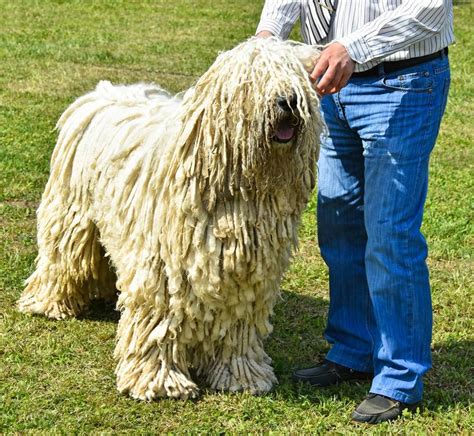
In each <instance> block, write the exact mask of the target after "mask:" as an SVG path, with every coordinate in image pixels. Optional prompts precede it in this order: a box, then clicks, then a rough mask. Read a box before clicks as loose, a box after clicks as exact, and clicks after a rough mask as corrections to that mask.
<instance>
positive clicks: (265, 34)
mask: <svg viewBox="0 0 474 436" xmlns="http://www.w3.org/2000/svg"><path fill="white" fill-rule="evenodd" d="M255 36H256V37H257V38H270V37H272V36H274V35H273V33H272V32H269V31H268V30H262V31H261V32H258V33H257V34H256V35H255Z"/></svg>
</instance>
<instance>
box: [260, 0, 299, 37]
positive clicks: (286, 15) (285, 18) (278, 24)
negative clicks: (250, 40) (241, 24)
mask: <svg viewBox="0 0 474 436" xmlns="http://www.w3.org/2000/svg"><path fill="white" fill-rule="evenodd" d="M300 12H301V0H298V1H297V0H266V1H265V5H264V7H263V10H262V16H261V18H260V23H259V25H258V27H257V31H256V33H259V32H261V31H262V30H268V31H269V32H271V33H273V34H274V35H275V36H278V37H280V38H281V39H286V38H288V35H289V34H290V32H291V29H292V28H293V26H294V24H295V23H296V21H297V20H298V17H299V16H300Z"/></svg>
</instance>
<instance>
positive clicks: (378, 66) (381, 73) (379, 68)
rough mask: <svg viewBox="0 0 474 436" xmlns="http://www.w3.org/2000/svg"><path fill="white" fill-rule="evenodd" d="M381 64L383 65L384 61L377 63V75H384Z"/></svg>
mask: <svg viewBox="0 0 474 436" xmlns="http://www.w3.org/2000/svg"><path fill="white" fill-rule="evenodd" d="M383 66H384V62H381V63H380V64H378V65H377V69H378V73H379V77H381V76H385V68H384V67H383Z"/></svg>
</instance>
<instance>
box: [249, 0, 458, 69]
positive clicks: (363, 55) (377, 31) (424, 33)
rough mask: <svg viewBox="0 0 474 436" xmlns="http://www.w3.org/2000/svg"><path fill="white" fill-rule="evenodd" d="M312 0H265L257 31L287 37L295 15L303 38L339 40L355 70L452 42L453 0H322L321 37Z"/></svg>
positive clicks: (425, 52) (422, 53)
mask: <svg viewBox="0 0 474 436" xmlns="http://www.w3.org/2000/svg"><path fill="white" fill-rule="evenodd" d="M314 1H323V0H266V1H265V6H264V7H263V11H262V17H261V20H260V23H259V25H258V28H257V33H258V32H260V31H262V30H267V31H270V32H271V33H273V34H274V35H276V36H279V37H280V38H282V39H286V38H287V37H288V35H289V33H290V32H291V29H292V27H293V26H294V24H295V23H296V21H297V20H298V18H300V21H301V34H302V37H303V40H304V41H305V42H306V43H308V44H316V43H317V44H327V43H329V42H334V41H337V42H340V43H341V44H343V45H344V46H345V47H346V49H347V51H348V52H349V55H350V57H351V58H352V59H353V60H354V61H355V62H356V69H355V71H365V70H368V69H370V68H372V67H373V66H375V65H377V64H379V63H380V62H382V61H399V60H402V59H410V58H415V57H419V56H424V55H429V54H431V53H435V52H437V51H439V50H441V49H443V48H445V47H447V46H448V45H449V44H451V43H453V42H454V32H453V6H452V0H339V1H336V2H335V3H336V4H335V8H334V9H333V8H331V7H330V6H327V5H330V4H331V2H328V1H326V2H323V5H324V7H326V8H329V9H331V13H332V19H331V24H330V27H329V31H328V35H327V37H326V38H324V39H322V40H320V41H318V40H317V36H316V35H318V32H317V30H316V29H317V26H319V21H318V19H317V18H316V17H315V16H314V15H312V13H313V14H314V13H315V12H314V5H313V4H314ZM333 3H334V2H333Z"/></svg>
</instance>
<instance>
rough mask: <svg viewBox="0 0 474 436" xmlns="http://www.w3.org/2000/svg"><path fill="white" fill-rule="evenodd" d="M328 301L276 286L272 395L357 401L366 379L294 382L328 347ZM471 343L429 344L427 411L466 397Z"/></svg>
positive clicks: (97, 315)
mask: <svg viewBox="0 0 474 436" xmlns="http://www.w3.org/2000/svg"><path fill="white" fill-rule="evenodd" d="M327 308H328V301H327V300H324V299H322V298H316V297H310V296H304V295H301V294H297V293H295V292H291V291H282V298H281V301H279V302H278V303H277V305H276V307H275V316H274V317H273V325H274V331H273V333H272V335H271V337H270V338H269V339H268V340H267V342H266V351H267V353H268V354H269V355H270V356H271V357H272V359H273V366H274V368H275V372H276V374H277V377H278V379H279V382H280V383H279V385H278V386H276V388H275V394H276V395H278V396H280V397H284V398H285V400H287V401H288V402H291V403H299V402H304V401H308V400H309V401H312V402H317V403H320V402H324V401H327V400H332V399H334V400H350V401H356V402H358V401H360V400H361V399H362V398H363V397H364V396H365V394H366V393H367V392H368V390H369V388H370V383H368V382H357V383H344V384H342V385H340V386H336V387H330V388H324V389H315V388H311V387H309V386H304V385H301V384H299V385H295V384H294V383H293V382H292V380H291V374H292V372H293V371H294V369H296V368H301V367H307V366H312V365H314V364H316V363H318V362H321V361H322V360H323V359H324V356H325V355H326V353H327V351H328V349H329V347H328V345H327V343H326V341H325V340H324V338H323V331H324V327H325V322H326V316H327ZM119 318H120V312H118V311H117V310H115V303H111V302H104V301H101V300H98V301H94V302H93V303H92V305H91V307H90V308H89V310H88V311H87V312H86V313H85V314H84V315H83V316H81V317H80V319H82V320H89V321H101V322H106V323H109V322H114V323H116V322H118V320H119ZM473 360H474V342H472V341H458V342H450V343H445V344H439V345H437V346H435V347H434V349H433V369H432V370H431V371H430V372H429V373H428V374H427V375H426V377H425V392H426V395H425V405H426V409H427V410H435V409H440V408H441V409H448V408H451V407H452V406H453V405H454V404H461V405H463V406H468V405H469V404H471V402H472V396H473V386H472V374H471V371H472V364H471V362H472V361H473Z"/></svg>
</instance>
